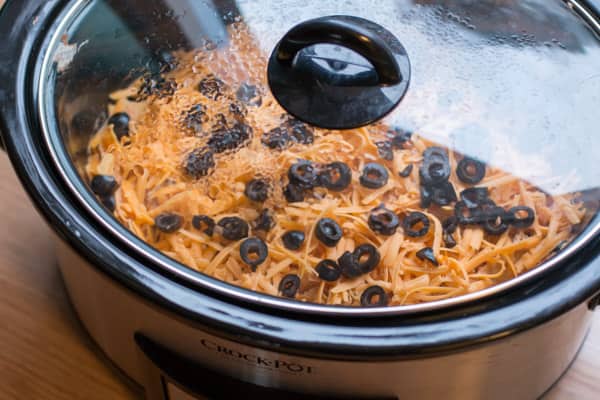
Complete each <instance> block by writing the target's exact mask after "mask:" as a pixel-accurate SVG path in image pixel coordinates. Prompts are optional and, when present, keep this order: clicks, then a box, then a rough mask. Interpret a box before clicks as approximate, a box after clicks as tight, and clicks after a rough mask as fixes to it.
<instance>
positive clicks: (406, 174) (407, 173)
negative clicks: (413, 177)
mask: <svg viewBox="0 0 600 400" xmlns="http://www.w3.org/2000/svg"><path fill="white" fill-rule="evenodd" d="M413 167H414V166H413V164H408V165H407V166H406V167H404V169H403V170H402V171H400V172H399V173H398V175H400V176H401V177H402V178H408V177H409V176H410V174H411V173H412V170H413Z"/></svg>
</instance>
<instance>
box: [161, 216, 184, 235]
mask: <svg viewBox="0 0 600 400" xmlns="http://www.w3.org/2000/svg"><path fill="white" fill-rule="evenodd" d="M154 225H155V226H156V227H157V228H158V230H160V231H161V232H164V233H173V232H177V231H178V230H179V228H181V227H182V226H183V217H182V216H181V215H179V214H175V213H163V214H160V215H159V216H157V217H156V218H154Z"/></svg>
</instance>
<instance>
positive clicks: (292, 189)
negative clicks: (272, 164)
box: [283, 183, 304, 203]
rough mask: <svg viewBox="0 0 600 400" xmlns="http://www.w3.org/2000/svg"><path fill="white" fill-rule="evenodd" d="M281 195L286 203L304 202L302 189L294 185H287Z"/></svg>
mask: <svg viewBox="0 0 600 400" xmlns="http://www.w3.org/2000/svg"><path fill="white" fill-rule="evenodd" d="M283 195H284V196H285V199H286V200H287V201H288V203H297V202H300V201H304V189H303V188H302V187H300V186H299V185H296V184H294V183H290V184H288V185H287V186H286V187H285V189H283Z"/></svg>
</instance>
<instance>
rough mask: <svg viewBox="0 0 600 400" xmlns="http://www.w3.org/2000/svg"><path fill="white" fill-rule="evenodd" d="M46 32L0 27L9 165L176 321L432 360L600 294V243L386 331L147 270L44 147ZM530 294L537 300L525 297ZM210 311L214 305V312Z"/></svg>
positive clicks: (329, 348)
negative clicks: (544, 272) (240, 298)
mask: <svg viewBox="0 0 600 400" xmlns="http://www.w3.org/2000/svg"><path fill="white" fill-rule="evenodd" d="M34 3H35V1H33V0H24V1H23V5H24V10H25V11H23V12H22V13H23V14H24V15H22V18H21V20H23V18H25V20H27V21H31V20H32V19H33V17H34V16H37V17H39V18H40V19H41V20H44V19H46V18H48V16H50V15H53V14H54V12H55V11H56V10H55V8H56V7H57V6H58V5H59V3H60V2H59V1H55V0H54V1H49V2H47V3H45V5H44V6H43V7H41V8H38V7H37V5H36V4H34ZM15 4H16V3H14V2H9V4H8V5H7V7H8V9H7V10H8V11H6V10H5V12H7V14H9V15H11V16H12V17H13V18H12V20H14V21H19V18H18V15H20V13H17V11H19V12H20V11H22V10H19V6H14V5H15ZM4 16H6V15H4ZM41 25H43V24H42V23H41V21H40V23H38V24H36V25H34V26H32V27H29V30H28V31H27V30H24V29H23V28H22V27H18V26H19V24H4V26H5V28H2V27H0V31H5V30H6V31H7V32H4V33H6V34H7V36H5V37H10V38H11V39H14V40H9V41H8V45H7V46H6V48H5V49H0V55H2V57H0V77H1V78H2V79H3V80H4V81H6V82H9V84H8V85H7V86H8V88H7V90H8V91H9V96H8V97H7V98H8V99H9V100H11V101H10V102H8V101H7V102H5V103H4V104H1V105H0V107H1V111H2V112H1V113H0V130H2V131H3V132H5V135H4V140H5V144H6V147H7V150H8V153H9V156H10V158H11V161H12V163H13V165H14V167H15V169H16V171H17V173H18V175H19V178H20V179H21V181H22V182H23V184H24V186H25V188H26V189H27V191H28V193H29V195H30V197H31V198H32V200H33V201H34V204H35V205H36V207H37V208H38V209H39V210H40V212H41V213H42V215H44V217H45V218H46V219H47V220H48V222H49V223H50V225H51V226H52V227H53V228H54V230H55V231H56V232H57V233H58V234H59V235H60V236H61V238H62V239H63V240H65V241H66V242H68V243H69V244H70V245H71V246H72V247H73V248H75V249H76V250H77V252H78V253H80V254H82V255H83V256H84V257H86V258H87V259H89V260H90V261H91V262H92V263H93V264H95V265H96V266H97V267H98V268H99V269H100V270H101V271H102V272H103V273H105V274H108V275H109V276H110V277H112V279H114V280H117V281H118V282H119V284H122V285H123V286H125V287H127V288H129V289H130V290H132V291H133V292H135V293H137V294H138V295H141V296H142V297H143V298H145V300H148V301H152V302H153V303H157V304H159V305H160V306H162V307H163V308H166V309H167V310H170V311H172V312H174V313H175V314H176V315H179V316H182V317H184V318H186V319H187V320H190V321H197V322H201V323H202V324H203V325H204V326H206V325H209V326H210V327H212V329H218V330H219V332H228V333H229V334H230V335H234V336H235V337H237V338H238V340H240V341H247V340H252V341H254V342H258V343H259V344H261V345H263V346H266V345H267V344H269V343H270V342H271V341H272V342H273V343H276V345H273V346H274V347H277V348H278V349H279V350H282V349H285V348H290V349H299V350H302V351H306V349H313V350H315V351H318V352H319V353H321V352H325V353H331V352H333V353H339V354H348V353H354V354H363V355H365V356H368V357H375V356H377V355H380V356H382V355H393V354H398V353H402V354H404V355H406V354H431V353H434V352H439V351H443V350H448V349H451V348H462V347H464V346H470V345H474V344H480V343H484V342H486V341H490V340H496V339H499V338H502V337H505V336H508V335H511V334H514V333H516V332H519V331H522V330H525V329H528V328H531V327H534V326H537V325H540V324H542V323H544V322H546V321H548V320H550V319H553V318H554V317H556V316H557V315H560V314H562V313H565V312H567V311H569V310H570V309H572V308H573V307H575V306H577V305H579V304H581V303H582V302H583V301H585V300H586V299H588V298H589V297H591V296H592V295H593V294H595V293H596V292H597V291H598V289H599V288H600V274H598V273H597V271H596V270H595V266H594V265H593V263H591V262H590V260H592V259H594V258H595V255H596V254H597V250H598V246H599V245H600V238H598V237H595V238H594V240H593V241H592V242H591V243H589V244H588V246H587V247H586V248H585V249H584V250H585V251H584V252H583V253H582V254H581V256H582V257H581V258H580V259H578V260H574V262H573V263H572V264H570V265H566V266H565V268H564V269H562V270H561V269H557V270H556V271H554V273H553V276H554V279H552V280H550V279H548V280H547V281H545V282H538V283H537V284H536V285H532V286H531V287H528V288H523V289H522V290H519V291H518V293H512V294H511V293H506V294H505V295H504V296H502V297H501V298H499V299H485V301H482V302H481V303H480V304H476V305H472V306H471V308H470V309H466V308H465V309H462V310H444V311H445V312H444V313H439V314H435V315H433V316H431V315H427V314H424V315H419V316H410V318H409V316H407V317H406V318H404V317H402V318H398V317H396V318H395V319H393V318H391V317H388V318H385V319H384V318H382V319H381V321H375V322H378V324H373V321H374V320H373V319H371V318H367V319H362V320H356V319H354V320H352V319H348V320H344V319H340V320H335V321H332V320H327V321H323V320H322V319H319V318H309V320H302V318H300V317H302V316H301V315H300V316H296V315H294V316H290V315H287V316H286V315H283V316H282V315H272V312H273V310H270V309H264V310H261V309H259V310H258V311H256V310H255V309H254V308H252V307H244V306H240V305H236V304H235V303H233V304H232V303H231V302H225V301H223V300H221V299H219V298H218V296H212V297H211V296H207V295H206V294H204V293H202V292H198V291H192V290H190V289H188V288H186V287H184V286H181V285H179V284H178V283H177V282H176V281H174V280H170V279H168V278H165V277H164V275H162V274H159V273H157V272H156V271H153V270H151V269H150V268H148V267H147V266H146V265H145V263H144V262H145V261H147V260H146V259H143V258H135V257H133V256H132V255H131V254H129V253H128V252H127V249H126V248H123V247H122V246H118V245H117V244H116V243H112V242H111V241H110V240H109V239H108V238H107V236H106V235H105V234H103V233H102V230H101V229H100V228H99V227H98V226H97V225H94V224H93V222H90V221H89V220H88V218H86V214H85V212H83V210H81V209H78V208H77V207H76V206H75V204H72V203H71V200H72V198H71V197H70V194H69V193H68V192H66V191H64V188H63V187H61V186H60V185H58V182H57V180H56V178H57V176H56V171H54V170H53V169H52V164H51V163H50V162H49V160H48V159H47V155H46V154H44V149H43V146H42V147H41V146H40V143H39V141H36V133H37V134H39V133H40V130H39V126H37V120H36V118H35V117H34V116H35V107H33V106H32V102H31V100H32V99H35V92H32V90H31V89H32V88H31V84H30V83H31V82H29V80H28V79H25V77H27V76H31V75H29V74H28V73H29V72H30V71H31V69H30V67H31V63H30V61H32V59H33V61H35V59H36V57H35V55H36V54H37V53H38V52H39V50H40V49H39V48H37V47H36V46H37V45H36V42H35V41H36V39H38V38H39V37H38V36H39V34H40V32H41ZM2 60H4V61H2ZM7 65H12V66H14V65H16V68H6V67H7ZM32 78H33V79H32V80H33V81H34V83H35V81H39V80H40V76H39V75H33V76H32ZM34 86H35V85H34ZM557 278H561V279H557ZM562 278H565V279H562ZM555 281H557V282H555ZM515 292H517V291H516V290H515ZM524 293H525V294H527V295H528V296H529V297H525V298H523V296H522V295H523V294H524ZM208 305H213V306H214V307H213V308H211V309H209V307H208ZM253 306H255V305H253ZM224 310H227V311H226V312H225V311H224ZM304 317H306V315H304ZM309 317H310V316H309ZM325 322H327V323H328V325H327V324H325ZM377 325H379V326H377ZM357 327H360V328H361V329H356V328H357ZM273 328H276V329H273ZM257 338H258V339H257ZM365 353H368V354H365Z"/></svg>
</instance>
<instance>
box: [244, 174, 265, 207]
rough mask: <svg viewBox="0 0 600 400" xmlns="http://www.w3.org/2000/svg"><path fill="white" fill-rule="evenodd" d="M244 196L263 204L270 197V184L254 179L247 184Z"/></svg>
mask: <svg viewBox="0 0 600 400" xmlns="http://www.w3.org/2000/svg"><path fill="white" fill-rule="evenodd" d="M244 194H245V195H246V197H248V198H249V199H250V200H252V201H259V202H263V201H265V200H266V199H267V197H269V183H268V182H267V181H266V180H264V179H252V180H251V181H250V182H248V183H247V184H246V189H245V190H244Z"/></svg>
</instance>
